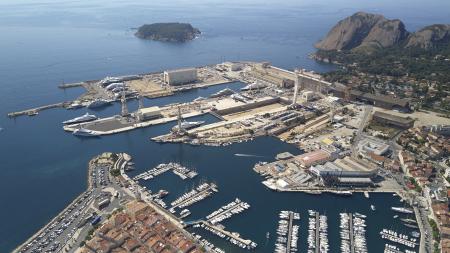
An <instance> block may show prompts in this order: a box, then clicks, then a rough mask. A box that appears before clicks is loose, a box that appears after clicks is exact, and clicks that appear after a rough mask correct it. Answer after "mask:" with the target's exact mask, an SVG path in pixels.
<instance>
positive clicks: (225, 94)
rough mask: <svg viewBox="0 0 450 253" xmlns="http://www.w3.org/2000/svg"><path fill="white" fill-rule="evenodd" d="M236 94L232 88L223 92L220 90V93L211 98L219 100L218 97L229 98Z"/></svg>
mask: <svg viewBox="0 0 450 253" xmlns="http://www.w3.org/2000/svg"><path fill="white" fill-rule="evenodd" d="M234 93H235V92H234V91H233V90H232V89H230V88H225V89H223V90H220V91H218V92H216V93H214V94H212V95H211V96H209V97H211V98H218V97H223V96H228V95H231V94H234Z"/></svg>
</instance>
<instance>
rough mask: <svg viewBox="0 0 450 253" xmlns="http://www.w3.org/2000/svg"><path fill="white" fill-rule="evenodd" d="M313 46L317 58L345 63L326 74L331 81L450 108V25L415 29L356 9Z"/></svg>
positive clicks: (365, 90) (439, 107)
mask: <svg viewBox="0 0 450 253" xmlns="http://www.w3.org/2000/svg"><path fill="white" fill-rule="evenodd" d="M315 47H316V48H317V49H318V51H317V52H316V53H315V54H314V55H313V58H314V59H316V60H319V61H323V62H329V63H335V64H339V65H340V66H341V68H339V69H338V70H336V71H332V72H329V73H326V74H325V78H326V80H327V81H330V82H339V83H342V84H344V85H348V86H352V87H356V88H358V89H360V90H361V91H364V92H369V93H373V94H383V95H384V94H390V95H393V96H396V97H399V98H411V99H412V100H413V101H416V104H417V105H418V107H421V106H424V107H426V108H430V109H436V110H438V111H441V112H445V113H446V114H447V113H449V112H450V25H441V24H437V25H430V26H427V27H424V28H422V29H420V30H418V31H416V32H413V33H411V32H408V31H407V30H406V29H405V26H404V24H403V23H402V22H401V21H400V20H389V19H386V18H385V17H383V16H381V15H377V14H370V13H364V12H358V13H355V14H354V15H352V16H350V17H347V18H345V19H343V20H341V21H339V22H338V23H337V24H336V25H335V26H334V27H333V28H332V29H331V30H330V32H329V33H328V34H327V36H326V37H325V38H324V39H322V40H321V41H319V42H317V43H316V44H315Z"/></svg>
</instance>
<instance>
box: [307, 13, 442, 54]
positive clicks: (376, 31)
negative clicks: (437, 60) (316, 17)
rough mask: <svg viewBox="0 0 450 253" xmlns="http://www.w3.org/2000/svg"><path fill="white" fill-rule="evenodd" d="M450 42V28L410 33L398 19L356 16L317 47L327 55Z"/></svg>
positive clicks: (430, 27) (338, 24)
mask: <svg viewBox="0 0 450 253" xmlns="http://www.w3.org/2000/svg"><path fill="white" fill-rule="evenodd" d="M449 41H450V25H431V26H428V27H425V28H423V29H421V30H419V31H417V32H415V33H409V32H408V31H407V30H406V29H405V25H404V24H403V22H402V21H400V20H398V19H393V20H390V19H386V18H385V17H383V16H382V15H378V14H371V13H365V12H357V13H355V14H353V15H352V16H350V17H347V18H345V19H343V20H341V21H339V22H338V23H337V24H336V25H335V26H334V27H333V28H332V29H331V31H330V32H329V33H328V34H327V36H326V37H325V38H324V39H322V40H321V41H319V42H317V43H316V44H315V47H316V48H317V49H320V50H325V51H329V50H353V51H371V50H375V49H379V48H388V47H392V46H401V47H420V48H430V47H435V46H437V45H441V44H443V43H449Z"/></svg>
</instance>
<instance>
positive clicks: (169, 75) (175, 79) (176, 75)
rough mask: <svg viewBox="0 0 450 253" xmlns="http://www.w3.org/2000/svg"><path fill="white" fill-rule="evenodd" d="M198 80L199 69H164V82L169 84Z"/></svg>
mask: <svg viewBox="0 0 450 253" xmlns="http://www.w3.org/2000/svg"><path fill="white" fill-rule="evenodd" d="M195 81H197V69H195V68H187V69H177V70H167V71H164V82H165V83H167V84H169V85H181V84H187V83H193V82H195Z"/></svg>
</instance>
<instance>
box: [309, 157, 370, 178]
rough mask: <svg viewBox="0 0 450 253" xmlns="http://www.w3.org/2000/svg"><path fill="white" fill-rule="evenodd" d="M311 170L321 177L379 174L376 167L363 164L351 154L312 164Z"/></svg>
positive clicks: (368, 176)
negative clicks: (322, 163) (320, 163)
mask: <svg viewBox="0 0 450 253" xmlns="http://www.w3.org/2000/svg"><path fill="white" fill-rule="evenodd" d="M309 170H310V171H311V172H312V173H313V174H315V175H316V176H319V177H324V176H337V177H367V178H371V177H374V176H376V174H377V170H376V169H373V168H369V167H367V166H366V165H365V164H362V163H361V162H359V161H358V160H356V159H354V158H351V157H349V156H347V157H345V158H343V159H337V160H336V161H334V162H327V163H325V164H324V165H315V166H312V167H311V168H310V169H309Z"/></svg>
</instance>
